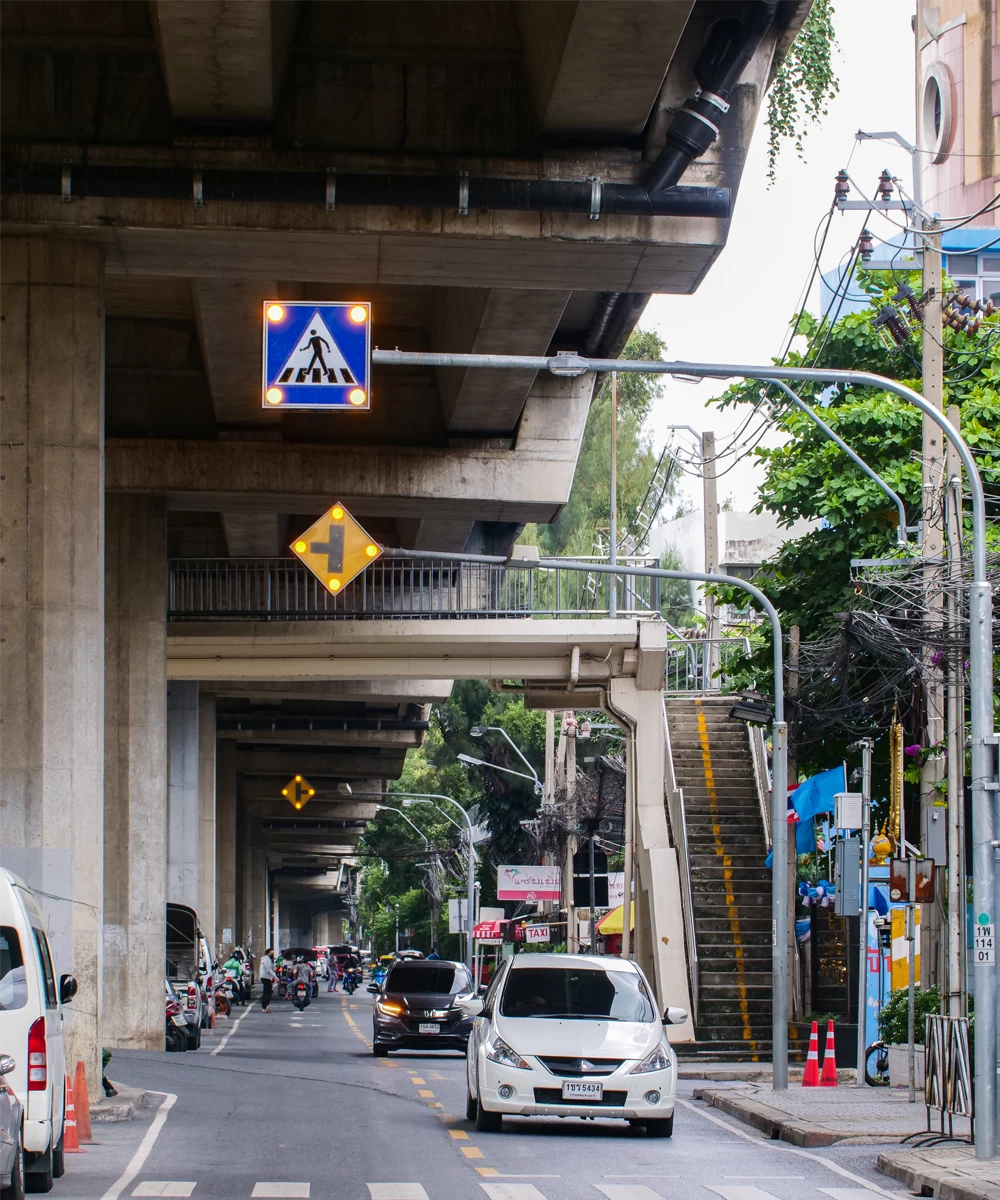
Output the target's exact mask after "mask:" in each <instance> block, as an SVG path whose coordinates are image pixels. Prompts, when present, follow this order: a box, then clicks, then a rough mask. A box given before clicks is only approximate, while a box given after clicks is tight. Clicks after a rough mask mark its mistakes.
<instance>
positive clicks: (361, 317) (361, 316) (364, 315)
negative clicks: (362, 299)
mask: <svg viewBox="0 0 1000 1200" xmlns="http://www.w3.org/2000/svg"><path fill="white" fill-rule="evenodd" d="M351 320H352V321H353V322H354V323H355V325H363V324H364V323H365V321H367V320H368V309H367V308H365V306H364V305H363V304H355V306H354V307H353V308H352V309H351Z"/></svg>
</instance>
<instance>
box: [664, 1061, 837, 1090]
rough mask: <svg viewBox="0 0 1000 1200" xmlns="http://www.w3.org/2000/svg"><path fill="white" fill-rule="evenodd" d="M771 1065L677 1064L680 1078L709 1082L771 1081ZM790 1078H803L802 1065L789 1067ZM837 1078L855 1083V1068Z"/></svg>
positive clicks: (797, 1079)
mask: <svg viewBox="0 0 1000 1200" xmlns="http://www.w3.org/2000/svg"><path fill="white" fill-rule="evenodd" d="M771 1077H772V1071H771V1067H770V1066H769V1065H767V1064H766V1063H761V1064H760V1066H748V1065H747V1064H746V1063H696V1062H690V1061H688V1062H685V1061H684V1060H683V1059H682V1060H681V1061H680V1062H679V1063H678V1064H677V1078H678V1079H704V1080H705V1081H706V1082H709V1083H770V1082H771ZM788 1078H789V1080H790V1082H792V1083H799V1082H801V1080H802V1067H789V1069H788ZM837 1079H838V1081H839V1082H840V1083H842V1084H848V1083H851V1084H852V1083H854V1068H853V1067H845V1068H844V1069H843V1070H840V1071H838V1072H837Z"/></svg>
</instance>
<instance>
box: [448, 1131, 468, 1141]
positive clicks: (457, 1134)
mask: <svg viewBox="0 0 1000 1200" xmlns="http://www.w3.org/2000/svg"><path fill="white" fill-rule="evenodd" d="M448 1132H449V1133H450V1134H451V1136H452V1137H453V1138H454V1139H455V1141H456V1142H467V1141H468V1140H469V1135H468V1134H467V1133H466V1132H465V1130H464V1129H449V1130H448Z"/></svg>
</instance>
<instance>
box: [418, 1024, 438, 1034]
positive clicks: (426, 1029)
mask: <svg viewBox="0 0 1000 1200" xmlns="http://www.w3.org/2000/svg"><path fill="white" fill-rule="evenodd" d="M418 1029H419V1032H420V1033H440V1032H441V1026H440V1025H434V1024H424V1023H423V1022H421V1023H420V1025H419V1027H418Z"/></svg>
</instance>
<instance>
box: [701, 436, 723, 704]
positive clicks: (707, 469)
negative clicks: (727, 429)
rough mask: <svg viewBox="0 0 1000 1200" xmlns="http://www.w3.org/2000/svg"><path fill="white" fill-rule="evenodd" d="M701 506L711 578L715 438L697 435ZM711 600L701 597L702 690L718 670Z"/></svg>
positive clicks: (715, 559)
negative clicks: (703, 610) (703, 647)
mask: <svg viewBox="0 0 1000 1200" xmlns="http://www.w3.org/2000/svg"><path fill="white" fill-rule="evenodd" d="M701 463H702V466H701V481H702V497H703V498H702V506H703V508H704V510H705V572H706V574H709V575H714V574H715V573H716V572H717V571H718V569H719V494H718V488H717V484H716V478H715V434H714V433H709V432H706V433H703V434H702V435H701ZM715 608H716V606H715V597H714V596H710V595H706V596H705V637H706V639H707V641H706V645H705V680H704V684H705V687H706V689H707V688H708V687H709V684H710V680H711V679H712V677H713V676H714V675H715V672H716V670H717V669H718V657H719V619H718V617H717V616H716V611H715Z"/></svg>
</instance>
